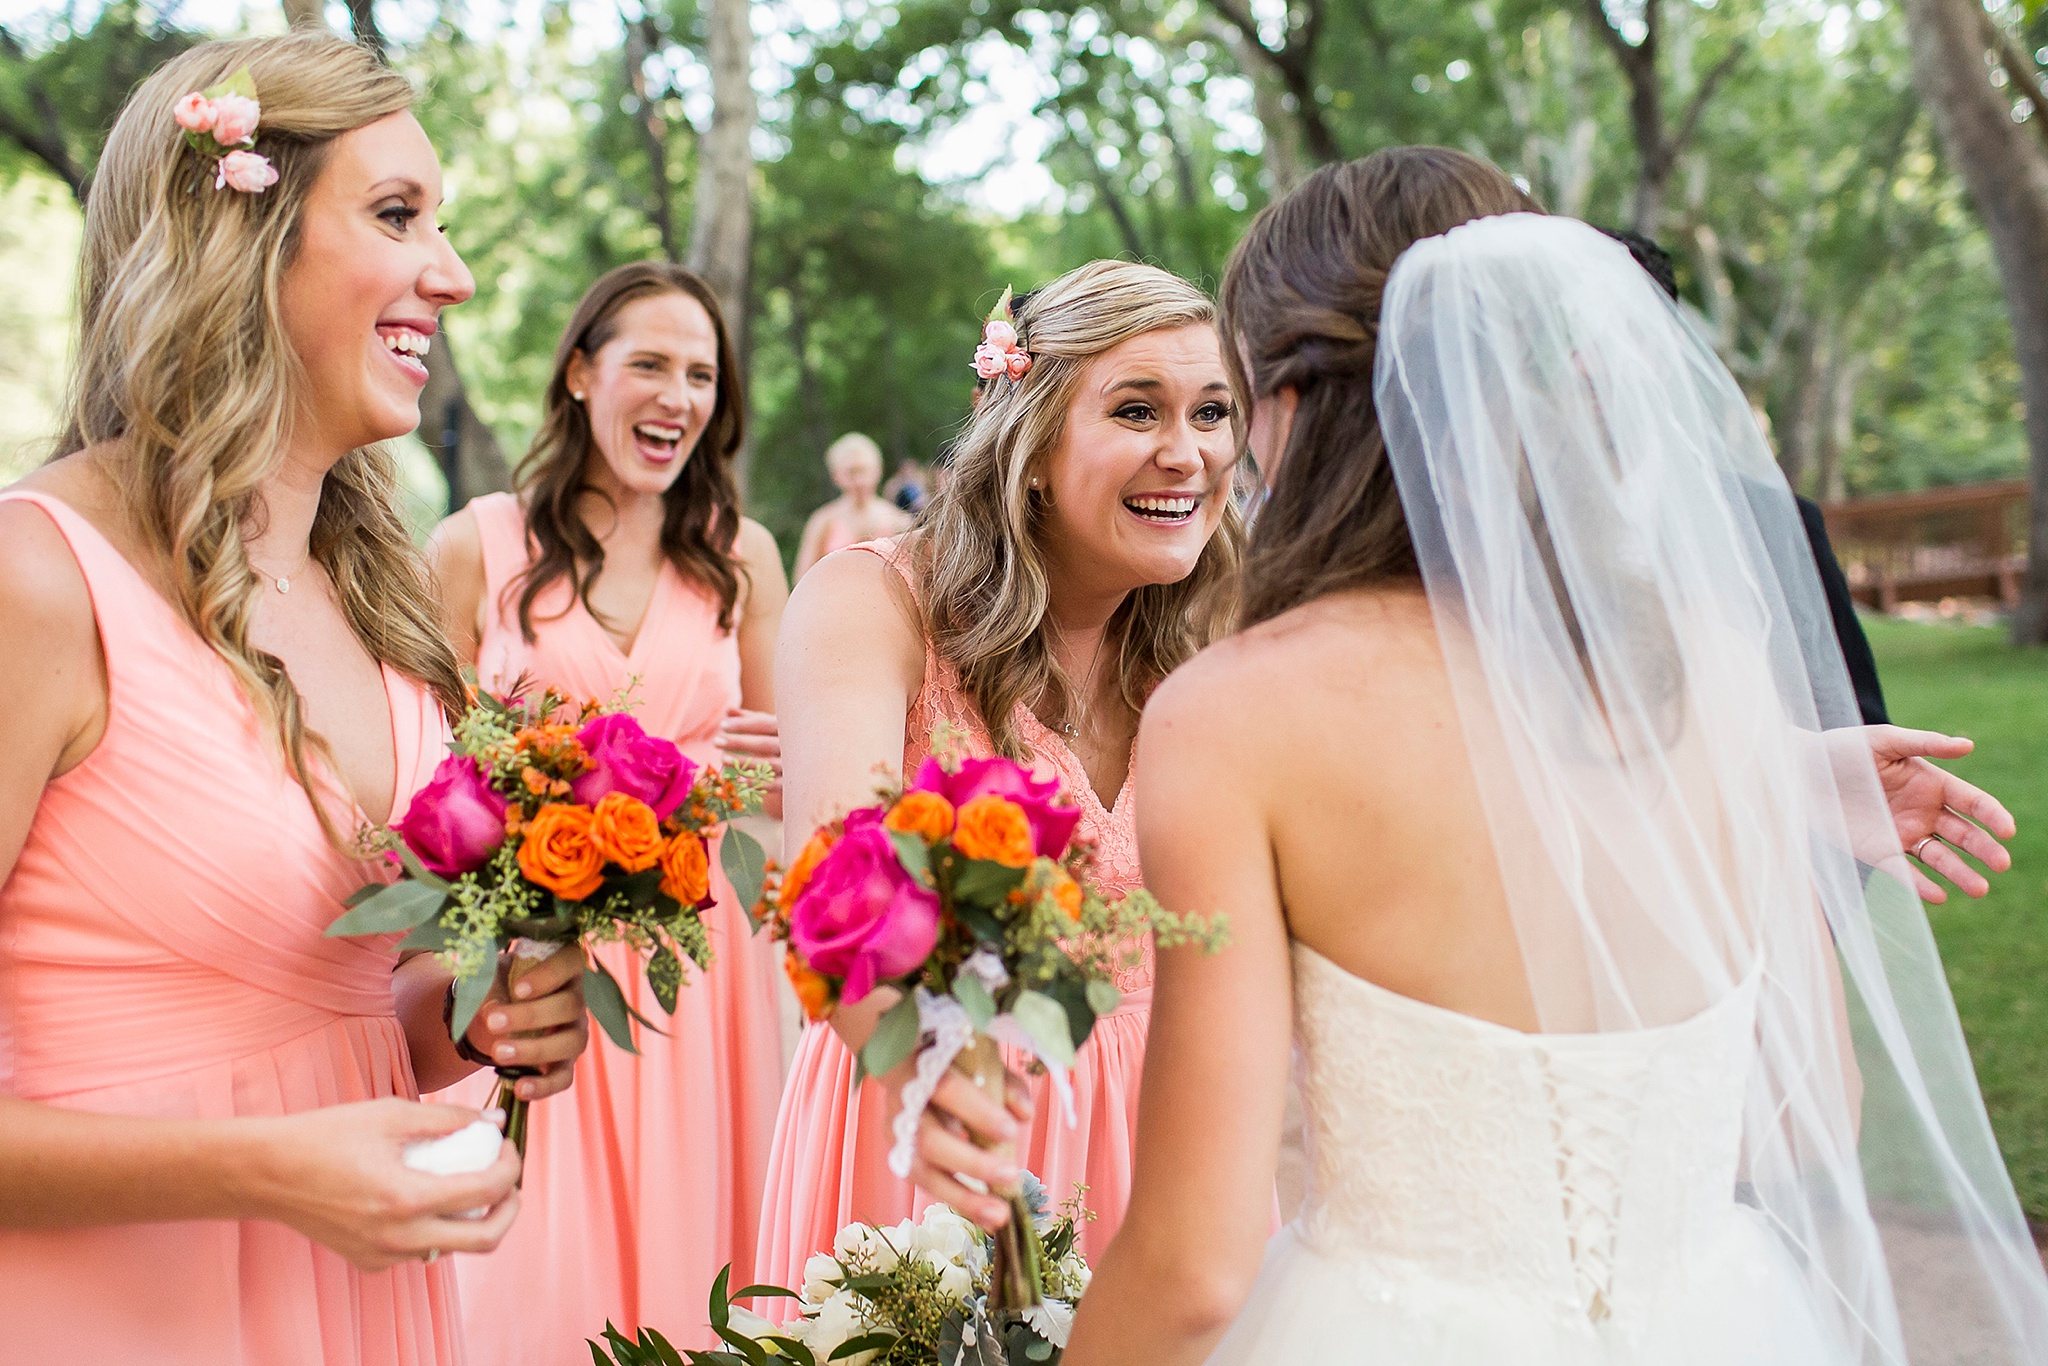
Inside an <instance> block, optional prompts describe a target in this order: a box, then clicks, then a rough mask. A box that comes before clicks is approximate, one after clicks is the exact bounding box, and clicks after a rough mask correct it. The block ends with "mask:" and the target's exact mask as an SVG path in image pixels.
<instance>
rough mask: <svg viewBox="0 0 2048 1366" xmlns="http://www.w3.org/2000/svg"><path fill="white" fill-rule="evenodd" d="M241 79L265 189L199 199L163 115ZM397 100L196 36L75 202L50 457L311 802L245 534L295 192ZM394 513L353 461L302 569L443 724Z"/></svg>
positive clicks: (452, 676)
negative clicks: (82, 488) (195, 94)
mask: <svg viewBox="0 0 2048 1366" xmlns="http://www.w3.org/2000/svg"><path fill="white" fill-rule="evenodd" d="M245 66H246V67H247V68H248V69H249V73H250V75H251V77H253V79H254V81H255V86H256V93H257V98H258V99H259V100H260V101H261V103H262V122H261V124H260V126H259V127H258V129H257V132H256V147H255V150H256V151H257V152H258V153H260V154H262V155H263V156H265V157H268V158H269V160H270V163H271V166H272V167H273V168H274V169H275V170H276V172H277V177H278V178H277V182H276V183H275V184H274V185H271V186H270V187H269V188H268V189H267V190H266V191H264V192H263V193H261V194H245V193H240V192H238V191H235V190H216V189H215V188H214V187H213V178H214V165H213V162H212V160H211V159H209V158H206V157H202V156H201V155H200V154H199V153H198V152H196V151H194V150H193V149H192V148H190V147H189V146H188V145H187V144H186V140H185V136H184V132H183V130H182V129H181V128H180V127H179V126H178V124H177V122H176V120H175V119H174V118H173V117H172V107H173V105H174V104H175V103H176V102H177V101H178V99H179V97H180V96H182V95H184V94H185V93H186V92H188V91H194V90H205V89H207V88H208V87H210V86H213V85H215V84H217V83H219V82H221V81H224V80H226V79H227V78H228V77H229V76H230V75H232V74H233V73H234V72H236V71H238V70H240V69H241V68H242V67H245ZM411 104H412V88H411V87H410V86H409V85H408V84H407V83H406V81H405V80H404V79H403V78H402V77H400V76H398V75H397V74H395V73H394V72H392V71H391V70H389V69H388V68H386V67H385V66H383V65H382V64H381V63H379V62H378V61H377V59H376V58H375V57H374V56H372V55H371V54H370V53H369V52H368V51H367V50H365V49H363V48H359V47H356V46H354V45H353V44H350V43H348V42H345V41H343V40H342V39H341V38H339V37H336V36H333V35H331V34H322V33H312V32H307V31H304V30H301V31H298V32H295V33H292V34H289V35H286V36H282V37H272V38H251V39H243V40H238V41H233V42H213V43H202V44H201V45H199V46H198V47H195V48H193V49H192V50H191V51H189V52H186V53H183V54H181V55H180V56H177V57H174V58H173V59H171V60H170V61H168V62H166V63H165V64H164V65H163V66H161V67H159V68H158V69H157V71H156V73H155V74H154V75H152V76H151V77H150V78H149V79H148V80H146V81H144V82H143V83H142V85H141V87H140V88H138V89H137V90H136V91H135V93H134V94H133V95H132V96H130V97H129V100H128V103H127V104H126V105H125V106H123V108H122V110H121V115H120V117H119V118H118V119H117V120H116V121H115V123H114V128H113V131H112V133H110V134H109V135H108V138H107V145H106V150H105V153H104V154H103V155H102V156H101V158H100V163H99V169H98V171H97V173H96V174H95V176H94V179H93V184H92V190H91V193H90V194H89V195H88V197H87V199H86V205H85V241H84V248H83V252H82V258H81V260H80V264H79V286H78V300H79V341H78V362H77V368H76V370H75V371H74V373H73V376H72V383H71V392H70V396H69V411H68V413H67V422H66V430H65V433H64V436H63V437H62V438H61V439H60V441H59V443H58V446H57V449H56V452H55V453H56V454H57V455H68V454H70V453H72V452H74V451H78V450H83V449H85V448H86V447H89V446H97V447H100V454H99V456H98V457H97V459H98V464H99V468H100V469H101V470H102V471H103V472H104V473H105V474H106V475H107V477H108V478H109V479H110V480H111V482H112V483H113V485H114V487H115V488H116V490H117V491H118V494H119V497H120V499H121V503H122V506H123V512H124V514H125V516H126V519H127V522H128V525H129V527H130V528H131V529H132V530H133V532H134V534H135V535H136V536H138V537H139V538H140V540H141V541H142V542H143V544H144V545H146V546H147V547H148V549H149V550H150V552H151V553H152V557H153V558H154V560H155V561H156V564H157V565H158V566H159V567H160V570H161V574H162V579H163V586H164V587H165V588H166V590H167V591H168V593H169V595H170V598H171V601H172V603H173V604H174V605H175V606H176V607H177V608H178V610H179V611H180V612H182V613H183V614H184V616H185V618H186V620H187V621H189V622H190V623H191V625H192V628H193V629H194V630H195V631H197V632H198V633H199V635H200V637H201V638H202V639H204V640H205V641H206V643H207V644H208V645H210V646H212V647H213V649H214V651H215V652H216V653H218V654H219V655H220V657H221V658H222V659H223V660H225V661H226V662H227V664H228V667H229V668H230V669H232V670H233V671H234V674H235V677H236V680H237V681H238V682H239V683H240V685H241V688H242V691H243V692H244V693H245V694H246V695H247V696H248V698H249V700H250V702H251V704H252V705H253V706H254V707H255V708H256V711H257V714H258V717H259V718H260V719H261V721H262V723H263V724H264V725H265V727H266V728H270V729H274V730H275V732H276V733H277V735H278V736H279V739H280V740H281V742H282V744H283V747H284V750H285V753H286V755H287V757H288V760H289V762H290V764H291V767H292V770H293V772H294V774H295V775H296V776H297V778H298V780H299V782H300V784H301V785H302V786H304V787H305V788H306V789H307V791H308V792H309V793H311V792H314V791H315V784H314V782H313V779H312V776H311V770H310V768H309V764H308V759H307V751H308V748H309V746H310V747H312V748H313V749H316V750H317V749H322V748H324V747H323V746H322V745H321V744H320V741H319V738H318V737H317V736H314V735H311V734H309V733H308V732H307V730H306V727H305V723H304V719H303V717H302V715H301V712H300V707H299V695H298V692H297V691H296V690H295V689H294V688H293V687H292V682H291V679H290V678H289V677H288V676H287V675H286V674H285V671H284V666H283V664H282V663H281V662H280V661H279V660H278V659H277V658H276V657H275V656H274V655H271V654H269V653H267V652H266V651H263V650H259V649H257V648H256V647H254V646H253V645H251V644H250V642H249V623H250V619H251V617H252V615H253V613H254V610H255V604H256V601H257V598H258V595H259V593H260V592H262V591H263V590H262V583H261V581H260V580H259V579H258V578H257V576H256V574H255V573H254V571H252V570H251V568H250V566H249V562H248V559H247V557H246V555H245V554H244V551H243V544H242V533H243V528H244V527H245V526H246V525H248V524H249V522H250V519H251V518H252V517H255V516H260V510H259V507H258V498H259V490H260V489H261V487H262V485H263V484H264V481H265V480H266V479H268V478H269V477H270V476H271V475H272V474H274V473H275V472H276V471H277V470H278V468H279V467H280V465H281V464H282V462H283V459H284V455H285V449H286V444H287V442H288V440H289V438H290V432H291V424H292V421H293V416H294V413H295V411H296V408H297V400H298V396H299V394H300V393H302V392H303V389H304V386H305V384H306V383H307V378H306V375H305V372H304V369H303V367H302V366H301V365H300V363H299V359H298V356H297V354H296V353H295V352H294V351H293V349H292V347H291V344H290V342H289V340H288V339H287V335H286V332H285V325H284V319H283V315H282V312H281V310H280V305H279V300H280V296H281V288H282V284H283V280H284V275H285V272H286V270H287V269H288V268H289V266H290V265H291V262H292V258H293V255H294V253H295V251H296V249H297V246H298V242H299V230H300V222H301V219H302V217H303V215H304V213H305V209H306V203H307V199H308V196H309V193H310V192H311V190H312V187H313V184H314V182H315V181H316V180H317V179H318V177H319V175H320V171H321V168H322V166H323V165H324V164H325V162H326V159H327V149H328V147H329V146H330V145H331V144H332V143H333V141H334V140H335V139H336V138H338V137H340V136H341V135H342V134H344V133H347V132H350V131H352V130H354V129H357V128H361V127H364V126H365V125H367V124H370V123H374V122H375V121H376V120H378V119H380V118H383V117H384V116H385V115H387V114H394V113H397V112H399V111H401V110H404V109H407V108H409V107H410V106H411ZM400 506H401V504H400V502H399V492H398V478H397V470H396V467H395V466H394V464H393V462H392V457H391V455H390V453H389V452H388V451H386V450H384V449H383V448H381V447H375V446H373V447H368V448H365V449H362V450H356V451H351V452H350V453H349V454H348V455H346V456H344V457H343V458H342V460H341V462H340V463H339V464H337V465H335V466H334V468H333V469H332V470H330V471H329V472H328V474H327V477H326V481H325V483H324V485H323V487H322V490H321V495H320V507H319V511H318V513H317V515H316V517H315V519H314V523H313V530H312V543H311V549H312V554H313V558H314V559H316V560H318V561H319V562H320V563H321V565H322V566H323V567H325V569H326V570H327V573H328V574H329V576H330V577H331V578H332V579H333V581H334V586H335V589H336V591H337V593H338V594H339V596H340V600H341V608H342V612H343V613H344V615H346V617H347V618H348V622H349V625H350V627H351V628H352V629H353V630H354V632H355V634H356V637H357V638H358V639H359V640H361V641H362V643H363V646H364V648H365V649H366V650H367V651H368V652H369V653H370V654H371V655H372V656H373V657H374V658H376V659H377V660H379V661H380V662H382V663H384V664H388V665H390V666H391V668H393V669H395V670H397V671H398V672H399V673H402V674H404V675H406V676H407V677H409V678H411V679H413V680H415V681H417V682H419V683H420V684H422V685H424V686H426V687H427V688H429V689H431V690H432V691H433V692H434V694H435V695H436V697H438V698H439V700H440V701H441V704H442V705H443V707H445V708H447V709H448V710H449V712H450V713H451V715H452V714H456V713H459V711H460V709H461V707H462V705H463V691H462V679H461V675H460V674H459V673H458V672H457V669H456V663H455V656H454V653H453V651H452V650H451V649H450V648H449V646H448V643H447V640H446V639H445V638H444V637H443V635H442V633H441V627H440V624H439V617H438V616H437V614H436V610H435V608H434V604H433V600H432V598H431V597H430V596H429V594H428V590H427V576H426V567H425V563H424V561H423V560H422V559H421V558H420V556H419V553H418V552H417V550H416V549H415V548H414V545H413V540H412V533H411V531H410V529H409V528H408V526H407V525H406V522H405V519H404V517H403V515H402V513H401V512H400ZM314 807H315V809H316V810H318V811H321V812H322V813H323V817H324V812H325V805H324V803H322V802H321V801H318V800H316V801H315V803H314Z"/></svg>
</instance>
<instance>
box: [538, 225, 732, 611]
mask: <svg viewBox="0 0 2048 1366" xmlns="http://www.w3.org/2000/svg"><path fill="white" fill-rule="evenodd" d="M660 294H682V295H686V296H688V297H689V298H692V299H695V300H696V301H697V302H698V303H700V304H702V305H703V306H704V311H705V312H706V313H709V314H710V315H711V326H712V328H713V330H714V331H716V332H717V334H718V397H717V400H716V402H715V404H714V406H713V407H712V410H711V420H710V421H709V422H708V423H706V424H705V426H704V432H703V435H701V436H699V437H698V438H697V445H696V448H695V449H694V450H692V451H691V452H690V453H689V454H688V455H687V456H685V457H684V459H683V468H682V471H681V473H679V474H678V475H677V476H676V481H675V483H673V484H671V485H669V487H668V491H667V492H666V493H664V494H662V496H661V501H662V509H663V512H662V519H661V553H662V554H663V555H664V556H666V557H667V559H668V562H669V563H670V564H672V565H674V566H675V569H676V572H677V573H679V574H681V575H682V576H683V577H684V578H685V579H687V580H690V581H691V582H693V583H697V584H700V585H702V586H703V587H705V588H707V589H709V590H710V591H711V592H712V593H713V594H715V595H716V596H717V598H718V625H719V628H720V629H721V630H726V631H730V630H731V629H732V625H733V612H734V609H735V606H736V604H737V603H738V601H739V595H740V576H741V575H742V574H743V573H744V572H745V570H744V567H743V566H742V565H741V563H740V560H739V556H738V553H737V551H736V549H735V547H736V545H737V544H738V541H739V534H740V500H739V490H738V489H737V488H736V487H735V486H734V484H733V477H732V466H733V460H734V458H735V457H736V456H737V455H738V453H739V449H740V442H741V440H742V439H743V438H744V437H745V435H746V416H745V415H746V407H747V402H746V394H745V392H744V391H743V390H742V388H741V387H740V368H739V360H738V357H737V356H736V355H735V353H734V351H733V345H732V334H731V332H730V331H729V330H728V329H727V328H726V325H725V314H724V312H723V311H722V310H721V309H720V308H719V306H718V296H717V295H716V294H714V293H713V292H712V290H711V286H710V285H708V284H706V283H704V281H703V279H702V278H700V277H699V276H697V275H696V274H694V273H693V272H691V271H688V270H685V269H683V267H681V266H679V265H676V264H674V263H673V262H670V261H634V262H632V263H630V264H628V265H623V266H618V267H615V268H614V269H612V270H608V271H606V272H605V273H604V274H603V275H600V276H599V277H598V278H597V283H595V284H593V285H592V286H591V287H590V288H589V289H588V290H587V291H586V292H585V293H584V295H583V299H582V302H580V303H578V304H577V305H576V312H575V314H574V315H573V316H572V317H571V318H570V319H569V326H568V328H567V330H565V331H564V332H563V333H562V340H561V342H560V343H559V344H557V345H556V347H555V369H554V373H553V374H552V375H550V376H549V377H548V387H547V393H546V396H545V398H544V400H543V402H544V404H545V411H544V412H543V413H542V415H541V423H540V430H539V431H538V432H537V433H536V434H535V435H534V438H533V444H532V445H531V446H530V447H528V448H527V452H526V455H525V457H524V458H522V459H521V460H520V462H519V471H518V484H519V489H520V493H521V496H522V497H523V498H524V500H525V504H526V538H527V543H528V547H529V549H530V550H531V552H532V554H533V558H532V561H531V562H530V563H529V564H528V565H527V567H526V569H525V571H524V572H523V573H522V574H521V575H520V576H519V577H518V578H517V579H515V580H513V582H512V584H510V585H508V590H509V588H512V587H516V588H518V590H519V631H520V634H521V635H523V636H525V637H526V641H527V643H528V644H532V643H533V604H534V602H535V600H536V599H538V598H539V597H540V595H541V594H542V593H543V592H545V591H546V590H547V588H548V585H550V584H552V583H553V582H555V580H557V579H561V578H566V579H568V580H569V582H570V584H571V585H572V586H573V587H574V589H575V591H576V595H577V596H578V597H579V598H581V599H582V601H583V606H584V608H585V610H588V611H590V612H591V615H593V616H595V615H596V610H595V609H594V608H592V607H591V605H590V588H591V585H592V584H594V583H596V582H597V576H598V574H600V573H601V572H603V570H604V544H603V543H602V542H601V541H599V540H598V539H597V537H596V536H594V535H592V534H591V531H590V528H589V527H588V526H586V525H585V524H584V521H583V518H582V516H581V515H580V514H579V512H578V511H577V502H578V500H579V499H580V498H581V497H582V496H583V495H584V494H585V493H594V492H597V490H596V489H594V488H593V487H592V486H591V484H590V482H589V480H588V477H587V476H588V474H589V471H590V464H591V461H593V460H602V459H603V458H604V456H603V454H602V453H601V452H600V451H599V450H598V448H597V440H596V438H595V437H594V436H593V435H592V434H591V430H590V414H589V413H588V412H586V411H585V410H584V407H583V405H582V404H581V403H578V402H577V401H576V400H575V399H574V398H572V397H570V394H569V362H570V361H571V360H573V359H575V357H576V356H577V355H578V354H581V355H582V356H584V357H585V358H586V359H588V358H591V357H594V356H596V354H597V353H598V352H599V351H600V350H602V349H603V347H604V345H605V343H606V342H608V341H610V340H611V339H612V338H613V337H615V336H617V335H618V331H619V314H620V313H621V312H622V311H623V310H624V309H625V307H626V305H627V304H630V303H632V302H633V301H634V300H636V299H647V298H652V297H654V296H656V295H660Z"/></svg>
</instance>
